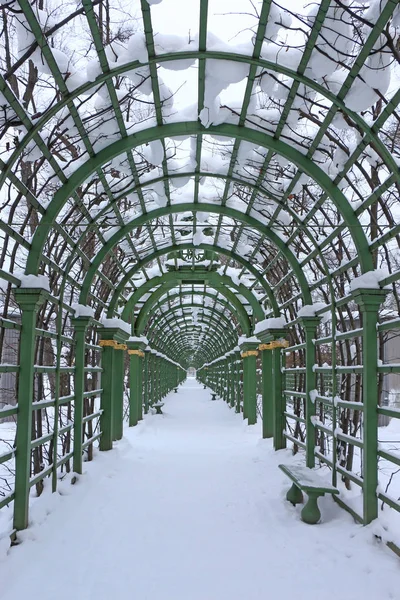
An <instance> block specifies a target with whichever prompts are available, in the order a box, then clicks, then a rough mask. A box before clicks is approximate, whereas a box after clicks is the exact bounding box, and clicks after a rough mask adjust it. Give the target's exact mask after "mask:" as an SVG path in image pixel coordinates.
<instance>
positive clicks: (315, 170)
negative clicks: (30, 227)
mask: <svg viewBox="0 0 400 600" xmlns="http://www.w3.org/2000/svg"><path fill="white" fill-rule="evenodd" d="M195 134H203V135H213V134H215V135H220V136H223V137H228V138H229V137H230V138H235V139H239V140H241V141H247V142H250V143H253V144H255V145H257V146H263V147H264V148H267V149H269V150H272V151H274V152H276V153H277V154H280V155H281V156H284V157H285V158H286V159H288V160H289V161H291V162H292V163H293V164H295V165H296V166H297V167H298V168H299V169H301V170H302V171H303V172H304V173H306V174H307V175H308V176H309V177H311V178H312V179H314V181H315V182H316V183H317V184H318V185H319V186H320V187H321V188H322V189H323V190H324V191H325V193H327V194H328V196H329V197H330V198H331V200H332V201H333V202H334V204H335V205H336V207H337V208H338V210H339V212H340V214H341V215H342V217H343V220H344V222H345V223H346V225H347V226H348V227H349V228H350V232H351V235H352V237H353V241H354V244H355V246H356V248H357V251H358V253H359V257H360V266H361V269H362V271H363V272H364V271H368V270H371V269H372V268H373V263H372V256H371V252H370V250H369V246H368V243H367V239H366V237H365V235H364V232H363V230H362V228H361V227H360V224H359V222H358V219H357V218H356V216H355V214H354V211H353V210H352V208H351V207H350V205H349V203H348V201H347V199H346V197H345V196H344V194H343V193H342V192H341V191H340V190H339V189H338V188H337V187H336V186H335V185H334V184H333V182H332V180H331V179H330V178H329V177H328V175H327V174H326V173H324V171H323V170H322V169H321V168H320V167H318V166H317V165H316V164H315V163H313V161H312V160H310V159H309V158H307V157H306V156H304V155H303V154H301V153H300V152H299V151H298V150H296V149H295V148H293V147H291V146H290V145H289V144H286V143H285V142H282V141H281V140H277V139H274V138H273V137H271V136H269V135H267V134H265V133H262V132H259V131H256V130H254V129H249V128H247V127H238V126H236V125H230V124H222V125H218V126H211V127H209V128H208V129H205V128H204V127H203V126H202V125H201V124H200V123H199V122H197V121H195V122H183V123H182V122H181V123H171V124H166V125H162V126H156V127H151V128H149V129H145V130H141V131H139V132H137V133H135V134H132V135H130V136H127V137H126V138H122V139H120V140H118V141H116V142H114V143H113V144H110V146H108V147H107V148H104V149H103V150H101V151H100V152H99V153H98V154H96V155H95V156H94V157H93V158H90V159H89V160H88V161H86V163H85V164H83V165H82V166H81V167H80V168H79V169H77V170H76V171H75V172H74V173H73V174H72V175H71V177H70V178H69V180H68V181H67V182H66V183H65V184H64V185H63V186H62V187H61V188H60V189H59V190H58V191H57V192H56V193H55V195H54V198H53V200H52V201H51V203H50V204H49V206H48V209H47V211H46V216H45V218H44V219H42V221H41V222H40V223H39V225H38V227H37V230H36V232H35V234H34V237H33V240H32V246H31V251H30V254H29V257H28V261H27V267H26V272H27V273H28V274H37V272H38V268H39V264H40V259H41V255H42V252H43V248H44V244H45V241H46V239H47V236H48V234H49V232H50V230H51V227H52V225H53V223H54V222H55V219H56V218H57V215H58V213H59V211H60V210H61V209H62V207H63V206H64V204H65V202H66V201H67V199H68V198H69V197H70V195H71V194H72V193H73V192H74V191H75V190H76V189H77V188H78V187H79V185H81V184H82V183H83V182H84V181H85V179H87V177H89V176H90V175H91V174H92V173H94V172H95V171H96V169H97V168H99V167H100V166H102V165H103V164H105V163H107V162H108V161H110V160H111V159H113V158H115V157H116V156H118V155H119V154H122V153H123V152H126V151H128V150H131V149H132V148H134V147H136V146H139V145H141V144H143V143H146V142H150V141H155V140H160V139H164V138H166V137H172V136H177V135H178V136H179V135H182V136H190V135H195ZM202 205H203V204H202V203H200V204H199V206H200V207H201V206H202ZM168 208H170V209H172V208H173V206H171V207H168ZM203 208H204V206H203ZM153 212H157V211H153ZM208 212H210V211H208ZM267 237H269V236H267ZM288 260H289V259H288Z"/></svg>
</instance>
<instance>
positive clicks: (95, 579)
mask: <svg viewBox="0 0 400 600" xmlns="http://www.w3.org/2000/svg"><path fill="white" fill-rule="evenodd" d="M164 411H165V414H164V415H163V416H153V415H149V416H148V417H147V418H146V419H145V421H144V422H143V423H141V424H140V426H139V427H137V428H135V429H130V430H128V429H127V430H126V438H125V439H124V440H123V441H122V442H120V443H119V444H118V445H117V447H116V449H115V450H114V451H113V452H108V453H103V454H101V455H97V456H96V459H95V461H94V462H93V463H91V464H89V465H87V472H86V473H85V475H84V476H83V477H82V478H81V480H80V481H79V482H78V483H77V484H76V485H75V486H70V485H69V484H68V485H67V484H65V485H64V486H63V487H62V490H61V491H62V492H63V494H65V495H62V496H60V495H58V494H57V495H54V494H53V495H51V494H48V495H47V496H45V497H42V498H40V499H39V500H38V501H37V502H36V503H35V505H34V507H33V510H32V517H33V525H32V527H31V528H30V529H29V530H27V531H26V532H25V533H24V534H23V537H24V543H23V544H21V545H20V546H18V547H15V548H13V549H12V550H11V551H10V553H9V555H8V556H7V557H5V558H4V560H3V561H2V562H0V573H1V577H0V581H1V584H0V598H1V599H2V600H22V599H25V598H33V599H35V600H36V598H37V599H39V598H40V600H55V599H56V600H67V599H68V600H71V599H77V600H125V599H127V600H128V599H129V600H130V599H132V598H137V599H138V600H236V599H238V600H239V599H240V600H243V599H246V600H261V599H262V600H265V599H268V598H271V599H273V598H277V597H279V598H280V599H281V600H289V599H291V598H293V597H296V599H297V600H306V599H307V600H309V598H310V597H316V598H323V599H324V600H333V599H334V598H335V599H336V598H337V597H338V593H340V596H341V597H342V598H343V600H356V599H357V600H359V599H360V598H363V600H378V599H379V600H386V599H389V598H390V599H399V598H400V588H399V585H398V582H399V580H400V570H399V566H398V560H397V559H396V558H395V557H394V555H392V554H391V553H390V551H389V550H387V549H385V548H383V547H381V546H378V545H376V544H375V543H374V542H373V541H372V534H371V531H369V530H368V529H365V528H364V529H363V528H361V527H359V526H357V525H355V524H354V523H353V521H352V519H351V518H350V517H349V516H348V515H347V514H346V513H345V512H344V511H342V510H340V509H339V508H338V507H337V506H336V505H334V504H333V502H332V500H331V499H330V498H326V499H324V501H323V502H322V503H321V504H322V509H323V519H324V522H323V523H322V524H320V525H317V526H307V525H305V524H303V523H302V522H301V521H300V519H299V509H298V508H297V509H295V508H293V507H292V506H291V505H289V504H288V503H287V502H285V501H284V499H283V497H284V494H285V492H286V490H287V488H288V485H289V482H288V480H287V479H286V478H285V477H284V476H283V474H282V473H281V472H280V471H279V470H278V468H277V464H278V463H279V462H282V460H288V458H289V453H288V452H286V451H283V452H280V453H278V454H276V453H274V452H272V451H271V447H270V443H269V442H268V441H262V440H260V434H259V427H258V426H254V427H251V428H249V427H246V426H245V425H244V423H243V421H242V419H241V417H240V416H238V415H235V414H234V412H233V411H230V410H229V409H228V408H227V406H226V405H225V404H224V403H223V402H222V401H218V402H210V394H209V391H208V390H206V391H203V389H202V386H201V387H200V386H199V384H197V383H196V382H195V381H194V380H193V379H192V380H191V379H189V380H188V381H187V382H186V383H185V384H184V385H183V386H182V387H180V388H179V393H178V394H171V395H170V396H169V397H168V398H167V400H166V405H165V406H164ZM289 460H290V458H289Z"/></svg>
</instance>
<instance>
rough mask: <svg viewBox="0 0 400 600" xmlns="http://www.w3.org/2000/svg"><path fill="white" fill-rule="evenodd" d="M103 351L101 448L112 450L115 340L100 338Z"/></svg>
mask: <svg viewBox="0 0 400 600" xmlns="http://www.w3.org/2000/svg"><path fill="white" fill-rule="evenodd" d="M99 343H100V345H101V347H102V352H101V364H102V369H103V371H102V373H101V387H102V392H101V399H100V408H101V410H102V413H101V416H100V430H101V437H100V446H99V447H100V450H111V449H112V443H113V405H114V400H113V398H114V395H113V392H114V388H113V375H112V373H113V371H114V341H113V340H100V342H99Z"/></svg>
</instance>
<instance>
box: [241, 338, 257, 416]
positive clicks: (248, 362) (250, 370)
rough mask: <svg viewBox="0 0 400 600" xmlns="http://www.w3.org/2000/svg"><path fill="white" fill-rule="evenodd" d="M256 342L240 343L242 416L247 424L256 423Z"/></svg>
mask: <svg viewBox="0 0 400 600" xmlns="http://www.w3.org/2000/svg"><path fill="white" fill-rule="evenodd" d="M257 348H258V342H243V343H242V344H241V345H240V349H241V351H242V358H243V384H244V394H243V418H244V419H247V422H248V424H249V425H254V424H255V423H257V356H258V350H257Z"/></svg>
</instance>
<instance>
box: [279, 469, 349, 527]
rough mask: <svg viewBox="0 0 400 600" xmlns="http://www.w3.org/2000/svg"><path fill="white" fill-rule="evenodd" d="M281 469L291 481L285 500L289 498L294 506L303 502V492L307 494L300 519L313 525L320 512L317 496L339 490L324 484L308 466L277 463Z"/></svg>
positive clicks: (334, 492)
mask: <svg viewBox="0 0 400 600" xmlns="http://www.w3.org/2000/svg"><path fill="white" fill-rule="evenodd" d="M279 468H280V469H281V471H283V472H284V473H285V475H287V476H288V477H289V479H291V480H292V481H293V484H292V487H291V488H290V490H289V491H288V493H287V494H286V500H289V502H291V503H292V504H293V506H295V505H296V504H301V503H302V502H303V492H305V493H306V494H307V496H308V501H307V503H306V504H305V505H304V508H303V510H302V511H301V520H302V521H304V523H308V524H309V525H315V524H316V523H318V522H319V521H320V519H321V512H320V510H319V508H318V498H319V497H320V496H325V494H338V493H339V490H338V489H337V488H335V487H334V486H333V485H330V484H326V483H325V482H324V481H323V480H322V479H321V477H319V476H318V475H317V474H316V473H315V471H313V470H312V469H309V468H308V467H301V466H297V465H279Z"/></svg>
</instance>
